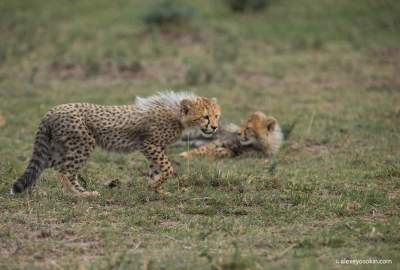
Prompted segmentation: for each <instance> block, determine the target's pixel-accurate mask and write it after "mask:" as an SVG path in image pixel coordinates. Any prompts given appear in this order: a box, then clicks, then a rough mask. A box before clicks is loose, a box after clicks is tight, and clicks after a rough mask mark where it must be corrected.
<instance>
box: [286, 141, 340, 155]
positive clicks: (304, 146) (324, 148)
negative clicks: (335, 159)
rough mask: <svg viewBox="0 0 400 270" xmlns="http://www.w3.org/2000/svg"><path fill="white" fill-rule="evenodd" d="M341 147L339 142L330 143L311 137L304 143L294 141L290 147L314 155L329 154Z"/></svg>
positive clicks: (295, 150)
mask: <svg viewBox="0 0 400 270" xmlns="http://www.w3.org/2000/svg"><path fill="white" fill-rule="evenodd" d="M340 147H341V146H340V145H339V144H329V143H325V142H319V141H315V140H310V139H306V140H305V141H304V142H303V143H298V142H294V143H292V144H291V145H290V149H291V150H292V151H294V152H302V151H305V152H308V153H310V154H313V155H325V154H329V153H331V152H332V151H334V150H337V149H339V148H340Z"/></svg>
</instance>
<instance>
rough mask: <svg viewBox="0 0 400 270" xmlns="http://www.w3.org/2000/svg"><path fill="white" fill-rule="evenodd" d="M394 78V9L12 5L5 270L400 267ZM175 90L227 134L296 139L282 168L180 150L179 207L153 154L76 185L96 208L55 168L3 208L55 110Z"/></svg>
mask: <svg viewBox="0 0 400 270" xmlns="http://www.w3.org/2000/svg"><path fill="white" fill-rule="evenodd" d="M399 74H400V2H399V1H397V0H352V1H350V0H335V1H333V0H303V1H299V0H215V1H212V0H203V1H200V0H198V1H179V0H176V1H172V0H167V1H132V0H131V1H128V0H114V1H105V0H90V1H89V0H82V1H78V0H68V1H67V0H58V1H52V0H29V1H27V0H12V1H11V0H3V1H1V2H0V193H1V195H0V205H1V207H0V212H1V221H0V268H4V269H18V268H35V267H36V269H43V268H47V269H54V268H70V269H77V268H80V269H86V268H87V269H132V268H134V269H188V268H190V269H265V268H268V269H281V268H292V269H324V268H331V269H336V268H338V267H339V266H340V265H337V264H335V260H336V259H341V258H356V259H368V258H378V259H391V260H392V261H393V263H392V264H391V265H386V267H389V268H393V269H396V267H398V262H399V259H400V258H399V255H398V254H400V252H399V241H400V239H399V234H398V231H399V229H400V225H399V224H400V219H399V214H400V212H399V209H400V199H399V194H400V184H399V183H400V182H399V181H400V150H399V149H400V105H399V104H400V76H399ZM164 89H174V90H191V91H194V92H195V93H197V94H199V95H205V96H216V97H217V98H218V100H219V103H220V104H221V106H222V112H223V118H224V119H225V120H226V121H229V122H231V121H232V122H235V123H239V122H240V119H242V118H244V117H245V116H246V115H247V114H249V113H251V112H253V111H255V110H261V111H263V112H265V113H267V114H270V115H273V116H274V117H276V118H277V119H278V120H279V121H280V123H281V124H282V125H291V124H293V123H296V126H295V128H294V130H293V132H292V134H291V137H290V138H289V140H287V141H286V142H285V143H284V145H283V147H282V150H281V151H280V153H279V154H278V156H277V157H276V159H275V160H274V161H273V162H272V163H271V162H269V163H268V162H265V160H263V159H260V158H236V159H223V160H212V159H211V160H210V159H207V158H204V159H200V158H199V159H196V160H193V161H190V162H186V161H182V160H178V158H177V157H176V154H177V153H178V152H179V151H181V150H183V149H171V150H170V151H171V157H172V158H173V159H174V160H176V161H177V164H176V165H175V168H176V171H177V172H178V175H180V176H182V177H185V178H187V179H188V183H189V185H190V186H191V190H190V191H189V192H187V193H180V192H179V191H177V179H176V178H173V179H171V180H169V181H168V183H167V185H166V186H167V189H168V190H169V191H171V192H172V193H173V195H172V197H171V198H167V199H160V198H159V197H157V196H156V195H154V194H152V193H151V192H149V191H148V190H147V178H146V177H145V176H143V173H142V172H143V171H145V170H147V164H146V161H145V160H144V158H143V157H142V156H141V155H140V154H138V153H133V154H129V155H117V154H106V153H104V152H102V151H100V150H98V151H95V153H94V154H93V156H92V158H91V159H90V161H89V162H88V165H87V167H86V168H85V169H84V170H82V175H81V180H82V181H83V183H84V184H85V185H86V186H87V187H88V188H89V189H91V190H94V189H95V190H98V191H100V193H101V194H102V196H101V197H100V198H97V199H94V200H79V199H77V198H73V197H71V196H68V195H66V194H63V193H62V191H61V187H60V185H59V183H57V181H56V180H55V173H54V171H52V170H49V171H46V172H45V173H44V175H43V177H42V179H41V181H40V182H39V183H38V188H37V191H35V192H33V193H31V194H23V195H21V196H18V197H15V198H11V197H9V196H8V195H6V194H7V192H8V190H9V187H10V184H11V183H12V181H13V180H14V179H15V178H16V177H17V176H18V175H19V174H20V173H21V172H22V170H23V169H24V166H25V165H26V163H27V161H28V159H29V157H30V154H31V149H32V142H33V138H34V134H35V130H36V128H37V125H38V123H39V121H40V118H41V116H42V115H43V114H44V113H45V112H46V111H47V110H48V109H49V108H51V107H52V106H54V105H57V104H61V103H67V102H94V103H100V104H129V103H132V102H134V99H135V96H138V95H140V96H148V95H151V94H154V93H156V92H157V91H160V90H164ZM111 178H112V179H114V178H118V179H119V180H121V182H122V187H121V188H119V189H115V190H109V189H108V188H106V187H104V185H103V183H104V182H106V181H108V180H109V179H111ZM364 266H365V265H364ZM364 266H363V267H364ZM350 267H351V266H350ZM354 267H355V268H357V266H354ZM358 267H359V266H358ZM365 267H370V268H373V269H375V268H378V267H379V266H377V265H369V266H365Z"/></svg>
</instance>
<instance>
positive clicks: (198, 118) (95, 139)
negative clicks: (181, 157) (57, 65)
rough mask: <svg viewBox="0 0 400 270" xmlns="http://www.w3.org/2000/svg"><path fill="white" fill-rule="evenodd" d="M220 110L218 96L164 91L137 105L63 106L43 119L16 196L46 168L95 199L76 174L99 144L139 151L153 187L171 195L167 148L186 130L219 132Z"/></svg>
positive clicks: (82, 104) (64, 182)
mask: <svg viewBox="0 0 400 270" xmlns="http://www.w3.org/2000/svg"><path fill="white" fill-rule="evenodd" d="M219 117H220V107H219V105H218V104H217V101H216V99H215V98H212V99H209V98H206V97H198V96H195V95H194V94H191V93H174V92H165V93H159V94H157V95H155V96H151V97H148V98H137V100H136V102H135V103H134V104H133V105H125V106H100V105H94V104H87V103H73V104H64V105H59V106H57V107H54V108H53V109H51V110H49V111H48V112H47V113H46V114H45V116H44V118H43V119H42V121H41V123H40V125H39V130H38V131H37V134H36V139H35V143H34V147H33V154H32V158H31V160H30V162H29V164H28V166H27V168H26V170H25V172H24V173H23V175H22V176H20V177H19V178H18V179H17V180H16V182H15V183H14V184H13V186H12V189H11V193H12V194H14V193H19V192H22V191H24V190H25V189H27V188H28V187H30V186H32V185H34V184H35V183H36V180H37V179H38V177H39V176H40V174H41V173H42V171H43V170H44V169H46V168H51V167H55V168H57V169H58V172H59V174H58V176H59V180H60V181H61V182H62V184H63V185H64V186H65V187H67V188H69V189H71V190H72V191H73V192H74V193H76V194H79V195H83V196H90V195H95V196H96V195H99V194H98V193H97V192H96V191H93V192H89V191H86V190H85V189H84V188H83V187H82V186H81V185H80V184H79V182H78V181H77V179H76V176H77V174H78V172H79V170H80V169H81V168H82V166H83V165H84V164H85V163H86V161H87V159H88V158H89V155H90V153H91V152H92V151H93V149H94V148H95V146H100V147H101V148H103V149H105V150H107V151H115V152H132V151H135V150H139V151H140V152H142V153H143V154H144V156H145V157H146V159H147V160H148V161H149V162H150V170H149V176H150V187H151V189H153V190H154V191H155V192H158V193H160V194H167V193H166V192H164V191H163V190H162V187H161V185H162V183H163V182H164V181H165V180H166V179H167V178H168V177H169V176H171V175H172V173H173V168H172V166H171V162H170V161H169V160H168V157H167V155H166V152H165V147H166V146H167V145H169V144H171V143H173V142H175V141H176V140H178V139H179V138H180V136H181V134H182V131H183V130H184V129H185V128H193V127H195V128H199V129H200V130H201V132H202V133H204V134H206V135H211V134H213V133H214V132H215V131H216V130H217V128H218V119H219Z"/></svg>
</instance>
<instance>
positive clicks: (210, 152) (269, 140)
mask: <svg viewBox="0 0 400 270" xmlns="http://www.w3.org/2000/svg"><path fill="white" fill-rule="evenodd" d="M220 130H221V132H217V133H216V134H215V135H214V136H215V139H214V140H211V141H209V142H208V143H205V144H202V142H203V141H204V140H203V139H200V140H199V141H197V139H196V138H185V140H186V141H190V139H193V142H194V144H195V145H196V143H198V142H200V144H202V145H200V146H198V147H197V148H195V149H193V150H190V151H186V152H182V153H181V154H180V156H182V157H186V158H189V157H193V156H214V157H233V156H237V155H241V154H244V153H249V152H259V153H261V154H262V155H263V156H265V157H272V156H273V155H274V154H276V153H277V152H278V150H279V147H280V146H281V144H282V139H283V134H282V131H281V128H280V126H279V123H278V121H277V120H276V119H275V118H273V117H271V116H266V115H265V114H264V113H262V112H255V113H252V114H251V115H250V116H249V117H248V118H247V119H246V120H245V121H243V123H242V126H241V127H238V126H236V125H234V124H229V128H225V127H224V126H221V128H220Z"/></svg>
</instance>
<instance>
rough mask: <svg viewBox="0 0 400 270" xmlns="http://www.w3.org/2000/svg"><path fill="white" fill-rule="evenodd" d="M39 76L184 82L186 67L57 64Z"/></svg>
mask: <svg viewBox="0 0 400 270" xmlns="http://www.w3.org/2000/svg"><path fill="white" fill-rule="evenodd" d="M39 69H40V70H39V74H40V73H41V75H42V76H45V77H51V78H56V79H61V80H66V79H78V80H86V79H92V78H103V79H108V80H113V79H126V80H138V81H144V80H158V81H161V82H168V81H183V80H184V78H185V74H186V69H187V68H186V66H185V65H183V64H182V63H178V62H176V61H173V60H163V61H159V62H148V63H145V62H136V61H134V62H132V63H130V64H122V63H113V62H106V63H104V64H102V63H97V62H94V63H88V64H76V63H66V62H55V63H52V64H47V65H44V66H42V67H41V68H39Z"/></svg>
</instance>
